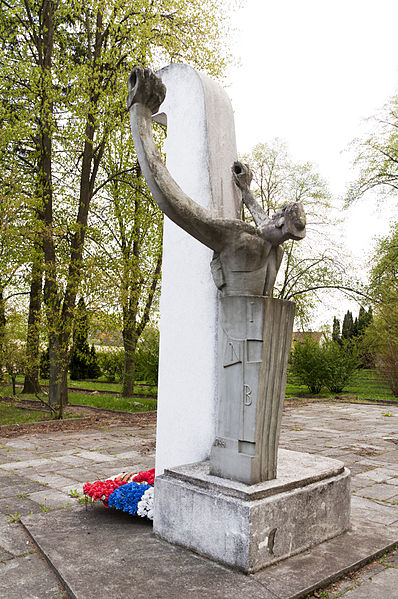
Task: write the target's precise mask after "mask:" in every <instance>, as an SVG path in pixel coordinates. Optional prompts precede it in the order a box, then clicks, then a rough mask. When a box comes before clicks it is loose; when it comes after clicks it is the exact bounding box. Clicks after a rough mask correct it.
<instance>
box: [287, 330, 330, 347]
mask: <svg viewBox="0 0 398 599" xmlns="http://www.w3.org/2000/svg"><path fill="white" fill-rule="evenodd" d="M308 337H311V338H312V339H314V340H315V341H316V342H317V343H319V345H322V344H323V343H325V341H326V335H325V333H323V332H322V331H293V344H294V343H297V342H299V343H302V342H303V341H304V340H305V339H307V338H308Z"/></svg>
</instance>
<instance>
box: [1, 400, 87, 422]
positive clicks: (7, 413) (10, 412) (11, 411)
mask: <svg viewBox="0 0 398 599" xmlns="http://www.w3.org/2000/svg"><path fill="white" fill-rule="evenodd" d="M66 418H78V416H77V415H75V414H74V415H72V414H68V415H67V416H66ZM42 420H51V415H50V413H49V412H47V411H44V410H23V409H21V408H17V407H16V406H15V405H14V403H13V402H12V401H10V402H5V401H1V402H0V425H10V424H23V423H24V422H39V421H42Z"/></svg>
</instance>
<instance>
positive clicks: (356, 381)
mask: <svg viewBox="0 0 398 599" xmlns="http://www.w3.org/2000/svg"><path fill="white" fill-rule="evenodd" d="M21 382H22V378H21ZM42 382H43V384H45V383H46V382H47V381H42ZM69 386H70V387H73V386H74V387H79V388H87V389H92V390H95V391H94V392H93V391H92V392H91V393H90V392H86V393H85V392H78V391H75V392H71V393H69V402H70V404H81V405H85V406H93V407H97V408H105V409H108V410H120V411H122V412H149V411H152V410H156V407H157V401H156V399H153V398H151V397H144V398H142V397H133V398H129V399H127V398H124V397H121V396H120V395H111V394H109V393H108V394H107V393H106V391H109V390H112V391H118V392H120V390H121V385H120V383H104V382H98V383H97V382H96V383H92V382H89V381H70V382H69ZM144 389H145V390H146V391H147V394H148V395H152V394H153V395H156V393H157V388H156V387H140V386H139V385H137V386H136V388H135V392H137V393H142V391H143V390H144ZM11 395H12V389H11V387H2V388H0V396H8V397H11ZM339 395H342V396H347V395H348V396H350V397H352V398H354V399H355V398H356V399H358V400H359V401H361V400H366V399H373V400H377V399H380V400H390V401H391V400H393V401H397V402H398V398H396V397H394V396H393V395H392V392H391V390H390V389H389V388H388V386H387V383H386V382H385V381H383V380H382V379H381V377H380V375H378V374H377V372H376V371H373V370H358V371H357V372H356V373H355V374H354V376H353V377H352V380H351V381H350V383H349V384H348V385H347V386H346V387H345V389H344V390H343V391H342V393H340V394H336V393H330V392H329V391H328V390H327V389H322V392H321V393H319V394H318V395H312V394H310V392H309V390H308V389H307V387H306V386H304V385H300V384H298V382H297V381H296V380H295V379H294V377H293V376H292V375H291V374H288V382H287V386H286V397H303V398H308V397H313V398H314V399H320V398H326V399H334V398H336V396H337V397H338V396H339ZM43 398H44V399H46V396H43ZM20 399H36V398H35V397H34V396H32V395H23V396H20ZM49 418H50V416H49V414H48V412H42V411H40V412H39V411H36V410H34V411H30V410H20V409H17V408H15V407H12V405H11V404H8V403H7V404H5V403H3V402H0V424H14V423H15V424H16V423H21V422H34V421H37V420H45V419H49Z"/></svg>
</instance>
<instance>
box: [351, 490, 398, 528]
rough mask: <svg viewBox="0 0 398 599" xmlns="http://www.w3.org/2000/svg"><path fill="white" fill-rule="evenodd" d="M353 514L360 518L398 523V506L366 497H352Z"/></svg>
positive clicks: (380, 522) (389, 523)
mask: <svg viewBox="0 0 398 599" xmlns="http://www.w3.org/2000/svg"><path fill="white" fill-rule="evenodd" d="M351 514H352V515H353V516H354V517H355V516H357V517H358V518H363V519H365V520H369V521H370V522H377V523H379V524H385V525H387V526H391V525H393V524H395V523H398V508H397V507H396V506H391V505H388V504H383V505H381V504H380V503H376V502H375V501H372V500H371V499H366V498H364V497H357V496H356V495H352V497H351Z"/></svg>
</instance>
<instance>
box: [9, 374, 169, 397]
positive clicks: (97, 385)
mask: <svg viewBox="0 0 398 599" xmlns="http://www.w3.org/2000/svg"><path fill="white" fill-rule="evenodd" d="M23 381H24V377H23V376H22V375H21V376H17V383H23ZM40 383H41V384H42V385H48V380H46V379H40ZM68 387H70V388H71V389H73V388H76V389H88V390H93V391H103V392H105V393H107V392H108V391H116V392H117V393H120V392H121V390H122V384H121V383H107V382H105V381H101V380H98V381H95V382H92V381H71V380H70V378H69V376H68ZM157 391H158V389H157V387H156V386H143V385H140V383H139V382H137V383H136V384H135V385H134V393H139V394H140V395H149V396H155V397H156V395H157Z"/></svg>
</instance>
